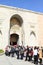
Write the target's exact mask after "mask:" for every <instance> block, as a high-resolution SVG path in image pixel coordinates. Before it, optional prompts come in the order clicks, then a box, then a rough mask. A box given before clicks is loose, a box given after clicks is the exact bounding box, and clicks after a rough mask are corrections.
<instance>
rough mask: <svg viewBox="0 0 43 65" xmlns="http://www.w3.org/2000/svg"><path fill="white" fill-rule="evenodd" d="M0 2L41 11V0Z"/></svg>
mask: <svg viewBox="0 0 43 65" xmlns="http://www.w3.org/2000/svg"><path fill="white" fill-rule="evenodd" d="M0 4H2V5H8V6H13V7H18V8H23V9H28V10H32V11H35V12H41V13H43V0H0Z"/></svg>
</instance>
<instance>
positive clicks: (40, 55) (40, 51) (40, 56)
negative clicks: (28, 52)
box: [38, 48, 42, 65]
mask: <svg viewBox="0 0 43 65" xmlns="http://www.w3.org/2000/svg"><path fill="white" fill-rule="evenodd" d="M38 53H39V60H40V65H42V49H41V48H40V49H39V52H38Z"/></svg>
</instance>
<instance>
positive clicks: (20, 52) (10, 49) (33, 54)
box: [5, 45, 43, 65]
mask: <svg viewBox="0 0 43 65" xmlns="http://www.w3.org/2000/svg"><path fill="white" fill-rule="evenodd" d="M14 54H16V56H17V59H21V60H23V58H24V57H25V61H34V62H33V63H34V64H38V63H39V64H40V65H42V55H43V49H42V48H41V47H40V48H39V47H36V46H35V47H29V46H26V47H24V46H23V45H21V46H20V45H13V46H12V45H8V46H7V47H6V49H5V55H6V56H10V55H11V56H12V57H14ZM33 59H34V60H33Z"/></svg>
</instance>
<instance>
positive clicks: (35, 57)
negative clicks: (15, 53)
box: [33, 47, 38, 64]
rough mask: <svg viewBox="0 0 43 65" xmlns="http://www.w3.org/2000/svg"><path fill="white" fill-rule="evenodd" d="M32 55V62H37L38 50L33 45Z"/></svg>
mask: <svg viewBox="0 0 43 65" xmlns="http://www.w3.org/2000/svg"><path fill="white" fill-rule="evenodd" d="M33 55H34V64H38V50H37V47H34V51H33Z"/></svg>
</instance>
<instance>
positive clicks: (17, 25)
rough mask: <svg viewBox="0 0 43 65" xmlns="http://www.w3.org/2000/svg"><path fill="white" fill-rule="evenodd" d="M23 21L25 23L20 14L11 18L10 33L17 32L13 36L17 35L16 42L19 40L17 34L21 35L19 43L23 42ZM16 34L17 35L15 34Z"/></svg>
mask: <svg viewBox="0 0 43 65" xmlns="http://www.w3.org/2000/svg"><path fill="white" fill-rule="evenodd" d="M22 23H23V20H22V17H21V16H20V15H18V14H15V15H13V16H12V17H11V18H10V33H11V34H12V33H15V34H14V35H13V36H14V37H15V39H16V42H17V38H16V36H17V37H18V36H19V38H18V39H19V43H21V41H22V40H21V36H22V32H21V31H22ZM15 35H16V36H15ZM10 38H11V35H10ZM10 42H11V39H10Z"/></svg>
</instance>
